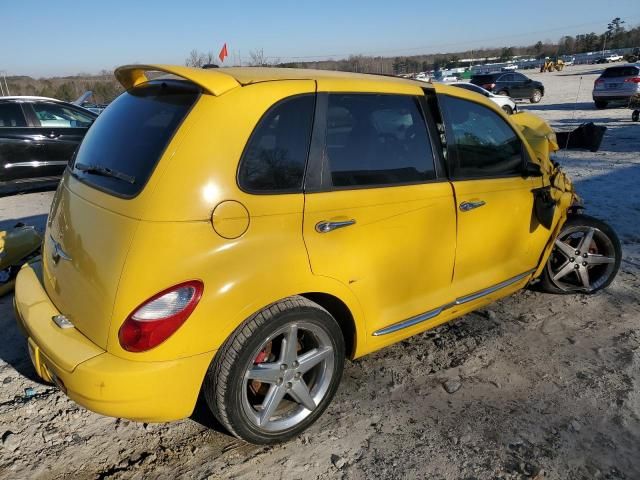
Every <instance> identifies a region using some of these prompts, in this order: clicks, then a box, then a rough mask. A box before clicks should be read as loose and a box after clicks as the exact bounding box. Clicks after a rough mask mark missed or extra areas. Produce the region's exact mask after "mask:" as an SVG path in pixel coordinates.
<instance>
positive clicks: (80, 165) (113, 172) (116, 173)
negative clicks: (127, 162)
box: [73, 163, 136, 185]
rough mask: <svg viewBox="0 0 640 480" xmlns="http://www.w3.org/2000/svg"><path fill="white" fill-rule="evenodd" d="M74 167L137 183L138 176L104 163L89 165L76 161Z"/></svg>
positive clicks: (85, 171)
mask: <svg viewBox="0 0 640 480" xmlns="http://www.w3.org/2000/svg"><path fill="white" fill-rule="evenodd" d="M73 167H74V168H77V169H78V170H80V171H81V172H84V173H91V174H94V175H102V176H103V177H111V178H117V179H118V180H122V181H123V182H127V183H130V184H132V185H133V184H134V183H136V177H132V176H131V175H127V174H126V173H122V172H119V171H117V170H113V169H111V168H108V167H103V166H102V165H87V164H86V163H76V164H75V165H74V166H73Z"/></svg>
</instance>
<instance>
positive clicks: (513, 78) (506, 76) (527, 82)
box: [470, 72, 544, 103]
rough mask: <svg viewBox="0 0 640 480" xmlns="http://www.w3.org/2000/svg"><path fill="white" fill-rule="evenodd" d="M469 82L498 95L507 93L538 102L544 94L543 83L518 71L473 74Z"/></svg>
mask: <svg viewBox="0 0 640 480" xmlns="http://www.w3.org/2000/svg"><path fill="white" fill-rule="evenodd" d="M470 81H471V83H473V84H474V85H479V86H481V87H482V88H484V89H486V90H489V91H490V92H492V93H497V94H498V95H507V96H509V97H511V98H516V99H525V98H526V99H529V101H530V102H531V103H538V102H539V101H540V100H541V99H542V97H543V96H544V85H542V83H541V82H538V81H536V80H531V79H530V78H528V77H526V76H524V75H523V74H521V73H518V72H509V73H504V72H498V73H489V74H486V75H474V76H473V77H471V80H470Z"/></svg>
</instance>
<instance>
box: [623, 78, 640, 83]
mask: <svg viewBox="0 0 640 480" xmlns="http://www.w3.org/2000/svg"><path fill="white" fill-rule="evenodd" d="M624 81H625V82H627V83H640V77H631V78H625V79H624Z"/></svg>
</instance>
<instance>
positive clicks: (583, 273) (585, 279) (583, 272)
mask: <svg viewBox="0 0 640 480" xmlns="http://www.w3.org/2000/svg"><path fill="white" fill-rule="evenodd" d="M578 276H579V277H580V281H581V282H582V286H583V287H584V288H586V289H587V290H589V289H590V288H591V283H589V271H588V270H587V269H586V268H584V267H583V268H581V269H580V270H578Z"/></svg>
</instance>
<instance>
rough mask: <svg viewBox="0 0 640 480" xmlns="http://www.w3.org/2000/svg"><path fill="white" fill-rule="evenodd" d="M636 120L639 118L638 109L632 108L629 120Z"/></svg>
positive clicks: (639, 112)
mask: <svg viewBox="0 0 640 480" xmlns="http://www.w3.org/2000/svg"><path fill="white" fill-rule="evenodd" d="M638 120H640V110H634V111H633V113H632V114H631V121H632V122H637V121H638Z"/></svg>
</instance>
